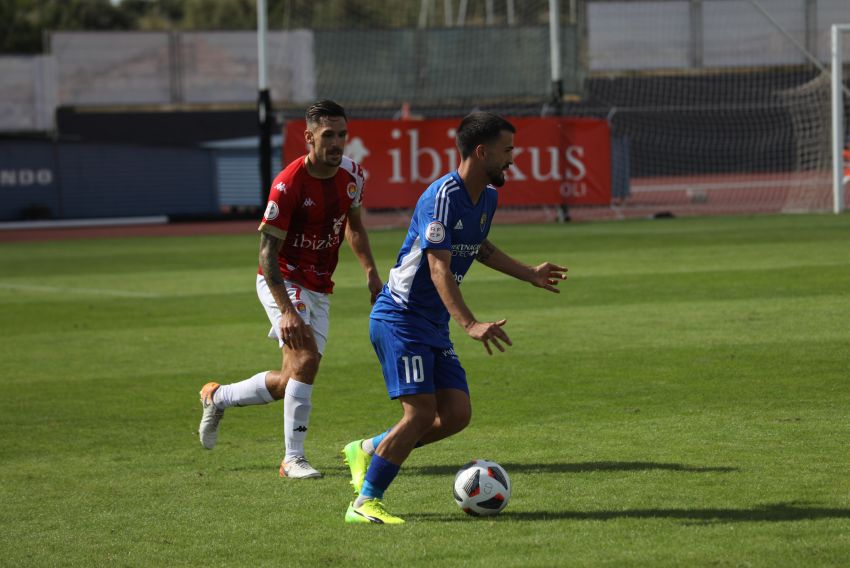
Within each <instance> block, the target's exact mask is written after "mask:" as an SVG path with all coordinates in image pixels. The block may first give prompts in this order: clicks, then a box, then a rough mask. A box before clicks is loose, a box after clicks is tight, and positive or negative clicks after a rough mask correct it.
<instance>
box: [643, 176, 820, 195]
mask: <svg viewBox="0 0 850 568" xmlns="http://www.w3.org/2000/svg"><path fill="white" fill-rule="evenodd" d="M820 186H824V182H823V181H822V180H818V179H804V180H796V181H790V180H776V181H771V180H761V181H740V182H736V181H714V182H711V181H709V182H697V183H690V182H687V181H678V182H675V183H665V184H656V185H640V184H639V183H635V184H633V185H632V187H631V191H632V193H656V192H667V191H686V190H689V189H690V190H697V191H700V190H702V191H709V190H712V191H718V190H722V191H730V190H741V189H774V188H799V187H820Z"/></svg>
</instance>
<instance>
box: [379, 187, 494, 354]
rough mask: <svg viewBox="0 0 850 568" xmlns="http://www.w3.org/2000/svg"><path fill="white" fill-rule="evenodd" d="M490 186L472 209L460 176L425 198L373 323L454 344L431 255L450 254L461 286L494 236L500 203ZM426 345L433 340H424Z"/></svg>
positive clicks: (427, 191) (414, 219) (387, 284)
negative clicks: (434, 279) (428, 254)
mask: <svg viewBox="0 0 850 568" xmlns="http://www.w3.org/2000/svg"><path fill="white" fill-rule="evenodd" d="M498 195H499V194H498V192H497V191H496V188H494V187H492V186H489V185H488V186H487V187H486V188H485V189H484V191H483V192H482V193H481V195H480V196H479V198H478V203H472V200H471V199H470V197H469V193H468V192H467V191H466V187H465V186H464V184H463V180H461V178H460V176H459V175H458V173H457V172H452V173H450V174H446V175H445V176H443V177H441V178H440V179H438V180H437V181H435V182H434V183H432V184H431V185H430V186H428V189H426V190H425V192H424V193H423V194H422V195H421V196H420V197H419V201H418V202H417V203H416V209H415V210H414V211H413V218H412V219H411V220H410V228H409V229H408V231H407V237H406V238H405V239H404V243H403V244H402V246H401V250H400V251H399V253H398V260H397V261H396V265H395V266H394V267H393V268H392V270H390V276H389V278H388V280H387V283H386V284H385V285H384V289H383V290H382V291H381V293H380V295H379V296H378V299H377V301H376V302H375V306H374V307H373V308H372V316H371V317H372V318H373V319H377V320H382V321H389V322H394V323H400V324H404V325H405V327H407V328H408V329H410V328H412V331H418V332H420V333H423V334H425V335H430V334H436V336H435V337H433V340H435V341H436V342H437V343H445V342H446V341H448V323H449V312H448V310H446V307H445V306H444V305H443V301H442V300H441V299H440V295H439V293H438V292H437V289H436V288H435V287H434V283H433V282H432V281H431V270H430V266H429V264H428V259H427V258H426V256H425V254H424V250H425V249H432V250H450V251H451V252H452V261H451V271H452V274H453V275H454V278H455V281H456V282H457V283H458V284H460V283H461V282H462V281H463V278H464V276H466V273H467V271H468V270H469V267H470V266H472V263H473V262H474V261H475V257H476V255H477V254H478V249H479V248H480V247H481V243H482V242H484V239H486V238H487V234H488V233H489V232H490V224H491V223H492V221H493V214H494V213H495V211H496V204H497V201H498ZM423 342H425V343H431V342H432V341H431V340H428V339H426V337H423Z"/></svg>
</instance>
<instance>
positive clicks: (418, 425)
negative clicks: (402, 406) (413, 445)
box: [402, 406, 437, 434]
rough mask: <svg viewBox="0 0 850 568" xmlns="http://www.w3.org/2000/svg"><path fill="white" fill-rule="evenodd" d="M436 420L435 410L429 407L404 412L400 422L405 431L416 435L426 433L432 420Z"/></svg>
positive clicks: (432, 422)
mask: <svg viewBox="0 0 850 568" xmlns="http://www.w3.org/2000/svg"><path fill="white" fill-rule="evenodd" d="M436 418H437V409H436V408H435V407H431V406H420V407H416V408H411V409H409V411H407V412H405V414H404V418H402V422H403V423H404V424H405V426H406V429H408V430H410V431H413V432H415V433H418V434H424V433H425V432H427V431H428V429H429V428H430V427H431V425H432V424H434V420H435V419H436Z"/></svg>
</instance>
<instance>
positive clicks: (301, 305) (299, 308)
mask: <svg viewBox="0 0 850 568" xmlns="http://www.w3.org/2000/svg"><path fill="white" fill-rule="evenodd" d="M295 311H296V312H298V313H299V314H303V313H304V312H306V311H307V306H306V304H304V302H295Z"/></svg>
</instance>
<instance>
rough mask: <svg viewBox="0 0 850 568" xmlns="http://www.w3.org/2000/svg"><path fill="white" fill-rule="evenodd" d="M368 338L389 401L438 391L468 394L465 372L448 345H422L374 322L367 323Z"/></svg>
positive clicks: (398, 329) (395, 327)
mask: <svg viewBox="0 0 850 568" xmlns="http://www.w3.org/2000/svg"><path fill="white" fill-rule="evenodd" d="M369 338H370V339H371V340H372V346H373V347H374V348H375V353H376V354H377V355H378V360H379V361H380V362H381V370H382V371H383V372H384V382H385V383H386V385H387V393H389V395H390V398H391V399H394V398H398V397H400V396H405V395H411V394H426V393H431V394H433V393H434V392H435V391H437V390H438V389H458V390H461V391H463V392H465V393H466V394H469V386H467V384H466V371H464V370H463V367H461V366H460V361H459V360H458V358H457V355H456V354H455V350H454V346H452V344H451V342H448V343H447V344H445V343H444V344H443V345H442V346H439V347H438V346H435V345H430V344H428V343H423V342H422V338H421V337H417V335H416V333H413V332H411V331H409V330H405V329H404V327H403V326H399V325H396V324H392V323H390V322H386V321H381V320H376V319H370V320H369Z"/></svg>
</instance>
